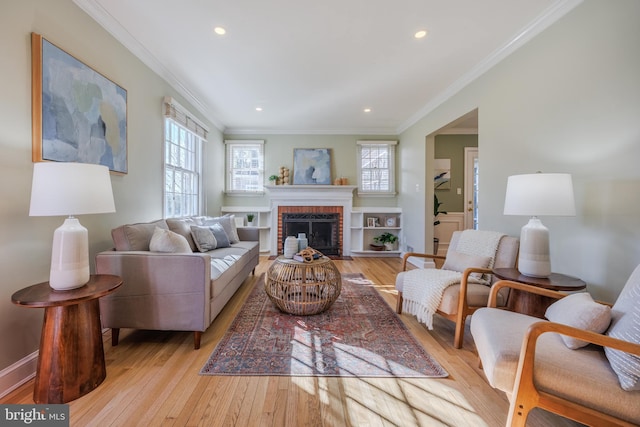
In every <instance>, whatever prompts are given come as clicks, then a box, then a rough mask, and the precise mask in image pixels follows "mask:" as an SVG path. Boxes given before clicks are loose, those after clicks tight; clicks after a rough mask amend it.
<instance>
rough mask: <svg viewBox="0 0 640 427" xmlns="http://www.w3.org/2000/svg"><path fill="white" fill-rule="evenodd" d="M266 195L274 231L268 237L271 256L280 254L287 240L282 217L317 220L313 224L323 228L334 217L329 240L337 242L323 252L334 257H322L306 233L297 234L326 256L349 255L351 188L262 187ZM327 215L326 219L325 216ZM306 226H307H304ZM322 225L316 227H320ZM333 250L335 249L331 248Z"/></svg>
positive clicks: (308, 233)
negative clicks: (330, 217)
mask: <svg viewBox="0 0 640 427" xmlns="http://www.w3.org/2000/svg"><path fill="white" fill-rule="evenodd" d="M265 187H266V189H267V190H268V191H269V203H270V210H271V229H272V230H277V232H276V233H272V234H271V238H270V240H271V241H270V253H271V255H278V254H281V253H282V249H283V246H282V242H284V239H285V238H286V237H287V236H286V235H284V236H283V214H298V215H302V216H307V217H311V216H316V217H317V219H316V222H318V223H320V224H322V223H323V222H324V221H325V220H327V219H328V218H329V216H334V218H335V216H337V218H336V224H335V227H336V229H335V230H334V234H333V235H332V237H333V238H334V239H335V240H337V242H333V243H334V244H331V245H327V246H332V248H331V249H329V248H325V251H333V252H337V253H331V252H328V253H325V251H323V250H322V249H320V248H316V247H314V246H313V244H312V239H311V235H310V232H309V231H299V232H296V233H295V234H292V235H294V236H296V237H297V236H298V233H305V234H307V238H308V239H309V246H311V247H314V248H315V249H318V250H319V251H321V252H323V253H325V255H340V256H346V255H349V254H350V251H351V233H350V232H349V230H350V229H351V211H352V206H353V190H354V189H356V188H357V187H356V186H354V185H268V186H265ZM325 215H329V216H325ZM307 226H308V224H307ZM323 226H324V225H318V227H323ZM334 246H335V247H334Z"/></svg>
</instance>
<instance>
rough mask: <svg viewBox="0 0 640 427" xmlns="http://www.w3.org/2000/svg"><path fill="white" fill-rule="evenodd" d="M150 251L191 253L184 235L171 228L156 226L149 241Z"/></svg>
mask: <svg viewBox="0 0 640 427" xmlns="http://www.w3.org/2000/svg"><path fill="white" fill-rule="evenodd" d="M149 250H150V251H151V252H171V253H193V251H192V250H191V246H189V242H187V239H185V238H184V236H181V235H180V234H178V233H174V232H173V231H171V230H167V229H164V228H160V227H156V229H155V231H154V232H153V236H151V242H150V243H149Z"/></svg>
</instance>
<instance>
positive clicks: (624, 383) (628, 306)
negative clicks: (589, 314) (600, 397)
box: [604, 265, 640, 406]
mask: <svg viewBox="0 0 640 427" xmlns="http://www.w3.org/2000/svg"><path fill="white" fill-rule="evenodd" d="M611 318H612V322H611V326H610V327H609V330H608V331H607V335H609V336H611V337H614V338H618V339H621V340H624V341H629V342H633V343H636V344H640V265H639V266H638V267H636V269H635V270H634V271H633V273H632V274H631V276H630V277H629V280H627V283H626V285H625V286H624V288H623V289H622V292H620V295H619V296H618V299H617V300H616V303H615V304H614V305H613V307H612V308H611ZM604 351H605V354H606V355H607V358H608V359H609V362H610V363H611V367H612V368H613V370H614V371H615V372H616V374H617V375H618V379H619V380H620V386H621V387H622V388H623V389H625V390H640V357H638V356H636V355H634V354H630V353H624V352H622V351H619V350H614V349H611V348H608V347H605V349H604ZM638 406H640V405H638Z"/></svg>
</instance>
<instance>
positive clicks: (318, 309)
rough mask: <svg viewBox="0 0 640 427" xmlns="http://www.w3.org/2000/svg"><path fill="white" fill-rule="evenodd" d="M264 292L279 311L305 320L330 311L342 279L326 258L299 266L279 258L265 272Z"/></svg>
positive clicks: (298, 262) (286, 259) (336, 297)
mask: <svg viewBox="0 0 640 427" xmlns="http://www.w3.org/2000/svg"><path fill="white" fill-rule="evenodd" d="M264 290H265V292H266V293H267V295H268V296H269V299H271V301H273V303H274V304H275V305H276V306H277V307H278V308H279V309H280V310H282V311H284V312H285V313H290V314H296V315H303V316H306V315H311V314H318V313H322V312H323V311H325V310H327V309H328V308H329V307H331V305H332V304H333V303H334V302H335V300H337V299H338V296H340V291H341V290H342V278H341V277H340V272H339V271H338V268H337V267H336V265H335V264H334V263H333V261H331V260H330V259H329V258H327V257H324V256H323V257H321V258H319V259H317V260H315V261H312V262H300V261H295V260H293V259H288V258H285V257H282V256H280V257H278V258H276V259H275V261H274V262H273V264H271V267H269V270H268V271H267V277H266V279H265V281H264Z"/></svg>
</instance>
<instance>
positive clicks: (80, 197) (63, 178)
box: [29, 162, 116, 290]
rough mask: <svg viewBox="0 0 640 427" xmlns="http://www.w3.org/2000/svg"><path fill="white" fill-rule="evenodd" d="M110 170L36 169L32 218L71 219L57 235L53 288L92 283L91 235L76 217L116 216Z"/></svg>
mask: <svg viewBox="0 0 640 427" xmlns="http://www.w3.org/2000/svg"><path fill="white" fill-rule="evenodd" d="M115 210H116V209H115V204H114V202H113V191H112V189H111V177H110V176H109V169H108V168H107V167H106V166H101V165H94V164H86V163H57V162H40V163H35V164H34V166H33V182H32V184H31V206H30V208H29V216H62V215H69V217H68V218H67V219H66V220H65V221H64V223H63V224H62V225H61V226H60V227H58V228H57V229H56V230H55V232H54V234H53V247H52V250H51V271H50V275H49V285H50V286H51V287H52V288H53V289H55V290H70V289H76V288H79V287H81V286H83V285H84V284H85V283H87V282H88V281H89V235H88V233H87V229H86V228H84V227H83V226H82V225H81V224H80V221H78V219H77V218H74V217H73V215H84V214H98V213H107V212H115Z"/></svg>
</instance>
